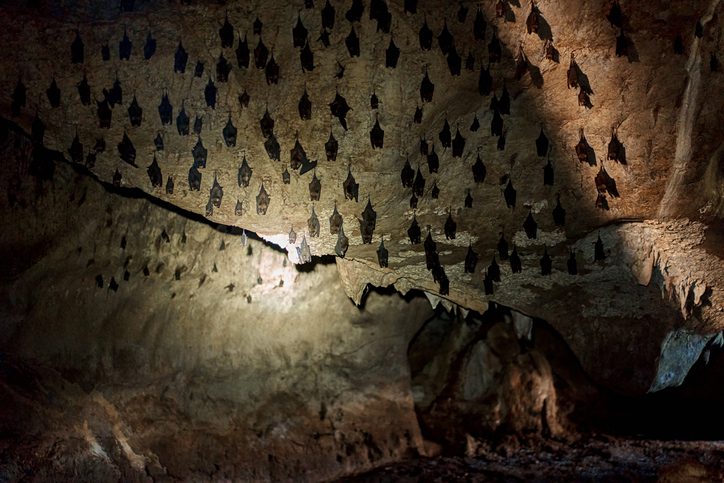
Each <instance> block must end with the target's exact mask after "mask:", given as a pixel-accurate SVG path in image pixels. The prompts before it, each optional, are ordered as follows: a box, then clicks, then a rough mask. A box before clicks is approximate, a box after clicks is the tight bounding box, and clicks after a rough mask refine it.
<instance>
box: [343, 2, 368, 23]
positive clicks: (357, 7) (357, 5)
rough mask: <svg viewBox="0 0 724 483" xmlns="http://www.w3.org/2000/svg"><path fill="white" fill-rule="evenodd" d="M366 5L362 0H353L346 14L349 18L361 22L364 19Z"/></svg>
mask: <svg viewBox="0 0 724 483" xmlns="http://www.w3.org/2000/svg"><path fill="white" fill-rule="evenodd" d="M364 9H365V5H364V3H363V2H362V0H352V6H351V7H350V8H349V10H347V13H346V14H345V15H344V16H345V17H346V18H347V20H348V21H349V22H350V23H352V22H360V21H361V20H362V13H363V12H364Z"/></svg>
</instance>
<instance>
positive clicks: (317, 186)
mask: <svg viewBox="0 0 724 483" xmlns="http://www.w3.org/2000/svg"><path fill="white" fill-rule="evenodd" d="M321 192H322V182H321V181H319V178H317V172H316V170H315V171H314V175H313V176H312V180H311V181H310V182H309V199H310V200H311V201H319V197H320V195H321Z"/></svg>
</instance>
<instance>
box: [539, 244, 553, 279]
mask: <svg viewBox="0 0 724 483" xmlns="http://www.w3.org/2000/svg"><path fill="white" fill-rule="evenodd" d="M552 271H553V260H551V257H550V256H549V255H548V247H546V246H544V247H543V256H542V257H541V259H540V274H541V275H550V274H551V273H552Z"/></svg>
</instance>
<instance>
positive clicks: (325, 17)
mask: <svg viewBox="0 0 724 483" xmlns="http://www.w3.org/2000/svg"><path fill="white" fill-rule="evenodd" d="M321 13H322V28H323V29H329V30H332V29H333V28H334V17H335V9H334V7H333V6H332V4H331V3H329V0H327V1H326V3H325V4H324V8H322V12H321Z"/></svg>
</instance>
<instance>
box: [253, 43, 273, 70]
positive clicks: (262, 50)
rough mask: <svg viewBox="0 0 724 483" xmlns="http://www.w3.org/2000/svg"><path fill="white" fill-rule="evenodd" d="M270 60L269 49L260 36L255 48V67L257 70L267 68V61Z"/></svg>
mask: <svg viewBox="0 0 724 483" xmlns="http://www.w3.org/2000/svg"><path fill="white" fill-rule="evenodd" d="M268 58H269V49H267V47H266V45H264V41H263V40H262V39H261V36H259V42H258V43H257V44H256V47H254V65H255V66H256V68H257V69H263V68H264V67H266V62H267V59H268Z"/></svg>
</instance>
